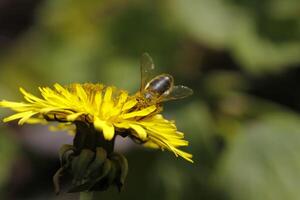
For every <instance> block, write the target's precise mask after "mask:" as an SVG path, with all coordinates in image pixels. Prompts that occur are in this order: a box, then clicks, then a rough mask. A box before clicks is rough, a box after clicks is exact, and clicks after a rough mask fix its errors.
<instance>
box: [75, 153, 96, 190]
mask: <svg viewBox="0 0 300 200" xmlns="http://www.w3.org/2000/svg"><path fill="white" fill-rule="evenodd" d="M94 155H95V153H94V152H93V151H92V150H89V149H82V150H81V152H80V154H79V155H78V156H76V157H74V158H73V160H72V174H73V182H72V184H73V185H75V186H76V185H81V184H83V183H84V181H85V180H84V176H85V173H86V170H87V168H88V166H89V165H90V164H91V162H92V161H93V159H94Z"/></svg>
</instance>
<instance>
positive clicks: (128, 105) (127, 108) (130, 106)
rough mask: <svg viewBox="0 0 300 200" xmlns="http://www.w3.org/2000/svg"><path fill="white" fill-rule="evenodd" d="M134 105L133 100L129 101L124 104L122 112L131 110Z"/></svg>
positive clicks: (135, 102) (134, 101) (135, 101)
mask: <svg viewBox="0 0 300 200" xmlns="http://www.w3.org/2000/svg"><path fill="white" fill-rule="evenodd" d="M136 104H137V100H135V99H132V100H129V101H127V102H126V103H125V104H124V106H123V108H122V111H123V112H124V111H127V110H129V109H131V108H133V107H134V106H135V105H136Z"/></svg>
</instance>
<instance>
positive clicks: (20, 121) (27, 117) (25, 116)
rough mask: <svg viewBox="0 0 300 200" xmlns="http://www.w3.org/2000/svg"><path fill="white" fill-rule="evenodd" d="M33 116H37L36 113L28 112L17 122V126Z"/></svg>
mask: <svg viewBox="0 0 300 200" xmlns="http://www.w3.org/2000/svg"><path fill="white" fill-rule="evenodd" d="M35 114H37V112H32V111H29V112H28V113H27V114H26V115H24V116H23V117H22V119H20V120H19V122H18V124H19V125H23V124H24V123H25V122H27V121H28V120H29V119H30V117H32V116H33V115H35Z"/></svg>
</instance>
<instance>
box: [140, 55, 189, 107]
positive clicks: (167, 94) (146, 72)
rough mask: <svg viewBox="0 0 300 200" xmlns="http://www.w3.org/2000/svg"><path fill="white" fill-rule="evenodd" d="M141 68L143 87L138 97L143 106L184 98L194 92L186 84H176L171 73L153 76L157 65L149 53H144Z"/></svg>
mask: <svg viewBox="0 0 300 200" xmlns="http://www.w3.org/2000/svg"><path fill="white" fill-rule="evenodd" d="M140 68H141V88H140V90H139V92H138V93H137V96H138V98H137V99H138V101H139V103H140V104H141V105H142V106H143V107H144V106H148V105H154V104H160V103H162V102H164V101H169V100H176V99H182V98H185V97H187V96H190V95H192V94H193V90H192V89H190V88H188V87H186V86H183V85H174V78H173V77H172V76H171V75H169V74H161V75H157V76H155V77H153V76H152V73H153V71H154V68H155V67H154V63H153V60H152V58H151V57H150V56H149V54H148V53H144V54H143V55H142V58H141V61H140Z"/></svg>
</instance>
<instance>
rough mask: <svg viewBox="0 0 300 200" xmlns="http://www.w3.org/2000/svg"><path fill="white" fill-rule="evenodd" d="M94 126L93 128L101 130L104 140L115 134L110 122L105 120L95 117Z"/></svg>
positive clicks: (111, 137)
mask: <svg viewBox="0 0 300 200" xmlns="http://www.w3.org/2000/svg"><path fill="white" fill-rule="evenodd" d="M94 127H95V129H97V130H99V131H102V132H103V136H104V138H105V139H106V140H111V139H113V137H114V135H115V129H114V127H113V125H112V124H110V123H107V122H106V121H103V120H101V119H99V118H98V117H96V118H95V119H94Z"/></svg>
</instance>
